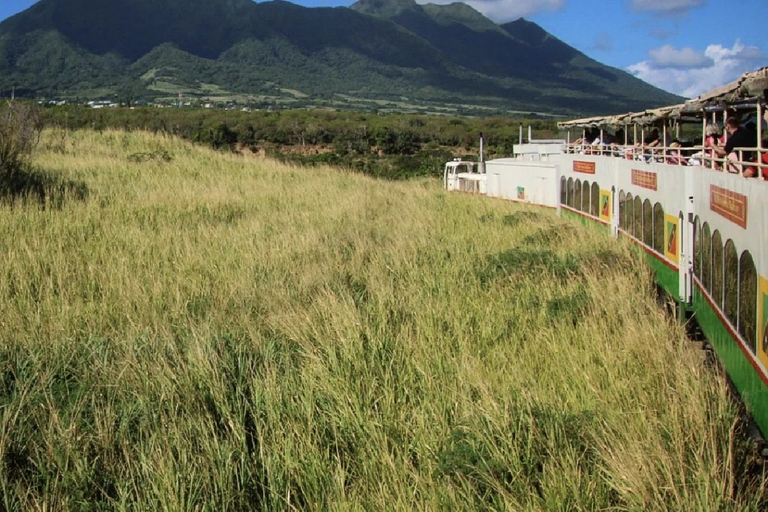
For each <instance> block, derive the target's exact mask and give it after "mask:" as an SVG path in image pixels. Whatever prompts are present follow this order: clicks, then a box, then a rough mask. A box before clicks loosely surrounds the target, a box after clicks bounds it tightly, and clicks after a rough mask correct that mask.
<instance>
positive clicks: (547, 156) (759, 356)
mask: <svg viewBox="0 0 768 512" xmlns="http://www.w3.org/2000/svg"><path fill="white" fill-rule="evenodd" d="M767 101H768V68H763V69H760V70H758V71H755V72H752V73H746V74H745V75H743V76H742V77H741V78H740V79H739V80H738V81H736V82H734V83H732V84H728V85H727V86H724V87H721V88H719V89H716V90H714V91H711V92H709V93H706V94H703V95H701V96H699V97H698V98H695V99H693V100H690V101H688V102H686V103H685V104H683V105H676V106H673V107H668V108H666V109H655V110H650V111H646V112H641V113H630V114H626V115H624V116H611V117H603V118H590V119H581V120H574V121H568V122H564V123H560V127H561V129H567V130H571V129H573V128H579V129H584V128H592V129H593V130H597V129H598V128H599V129H600V137H599V138H600V139H601V141H602V140H605V139H603V129H606V128H612V129H621V130H623V131H624V133H625V139H624V141H619V143H618V144H617V143H614V144H613V145H610V146H608V145H603V144H598V145H593V144H583V143H581V142H579V143H578V144H576V145H574V144H571V143H570V142H569V141H570V138H571V137H570V133H569V135H568V137H567V138H566V141H567V142H566V144H564V145H563V147H562V148H560V150H556V149H558V148H554V147H552V146H551V145H550V146H548V147H547V148H544V150H541V148H540V147H538V146H541V145H537V147H535V148H533V149H532V148H531V147H530V146H528V145H526V146H524V147H523V149H524V150H525V151H523V153H525V154H524V155H522V156H520V155H518V156H516V157H513V158H506V159H499V160H490V161H488V162H485V173H484V174H482V173H477V172H476V173H475V175H474V176H471V178H472V179H473V180H474V181H478V180H485V185H484V187H483V188H484V189H485V193H486V194H487V195H489V196H495V197H502V198H506V199H510V200H515V201H523V202H526V203H531V204H536V205H541V206H547V207H553V208H557V209H558V211H559V212H560V213H561V214H562V215H567V216H573V217H577V218H579V219H582V220H586V221H590V222H594V223H596V224H599V225H602V226H604V227H605V228H606V229H610V231H611V233H612V234H613V235H614V236H617V237H619V236H622V237H628V238H629V239H631V240H632V241H633V242H634V243H636V244H637V245H638V246H639V247H641V248H642V249H643V250H644V251H645V252H646V253H647V255H648V260H649V262H650V264H651V266H652V267H653V269H654V270H655V274H656V278H657V281H658V283H659V284H660V285H661V286H662V287H663V288H664V289H665V290H666V291H667V292H669V293H670V294H671V295H672V296H673V297H675V298H677V299H678V300H679V301H680V304H681V305H682V306H683V307H684V308H686V309H687V310H689V311H691V312H692V313H693V314H694V315H695V317H696V319H697V321H698V323H699V325H700V326H701V328H702V331H703V332H704V334H705V336H706V337H707V339H708V340H709V342H710V344H711V345H712V347H713V349H714V351H715V353H716V354H717V356H718V358H719V360H720V361H721V363H722V365H723V366H724V368H725V369H726V371H727V372H728V374H729V376H730V378H731V380H732V381H733V383H734V385H735V386H736V388H737V390H738V391H739V393H740V395H741V397H742V399H743V401H744V403H745V404H746V406H747V408H748V409H749V411H750V413H751V414H752V417H753V418H754V420H755V423H756V424H757V426H758V427H759V428H760V430H761V431H762V433H763V434H764V436H768V219H767V218H766V214H768V181H766V180H764V179H763V178H762V177H759V178H758V179H755V178H747V177H745V176H744V175H745V173H747V172H752V173H753V174H754V173H755V172H756V173H757V174H758V175H764V176H766V177H768V164H766V163H763V162H766V161H768V153H767V152H766V149H765V148H761V147H760V142H761V141H762V136H763V126H764V123H765V122H766V121H764V117H765V118H768V114H764V113H765V104H766V102H767ZM727 116H736V117H738V118H741V120H742V123H743V124H746V123H750V122H755V126H754V128H752V127H750V128H749V129H754V130H756V132H757V134H756V135H757V137H756V147H753V148H744V149H743V150H738V151H734V153H735V154H737V155H738V158H735V159H734V161H733V162H729V161H728V160H725V159H722V160H718V158H717V157H716V156H715V157H713V156H709V155H708V154H707V148H705V147H703V146H702V145H701V144H693V145H692V144H690V143H689V144H687V147H685V148H682V149H681V148H680V147H679V145H675V144H671V145H656V146H655V147H653V148H650V147H646V146H645V144H644V143H643V142H641V139H640V137H643V136H644V135H645V131H646V129H648V128H649V127H650V126H654V125H656V126H659V127H660V131H662V132H663V133H664V135H665V137H664V139H663V140H668V139H667V137H666V135H667V133H666V131H667V130H669V131H670V132H671V133H674V134H675V136H676V137H678V136H679V135H680V133H681V126H683V123H685V122H687V123H688V127H690V126H691V123H695V124H694V125H693V126H694V127H698V128H695V130H698V129H700V130H701V131H702V132H703V131H704V129H705V126H706V124H707V123H711V122H713V121H718V120H724V119H725V118H726V117H727ZM630 131H631V132H632V133H633V134H634V137H633V139H634V140H637V141H638V144H636V145H635V144H631V145H630V144H627V143H628V142H630V141H629V138H630V136H629V132H630ZM683 131H685V130H683ZM687 131H688V132H689V133H690V131H691V130H690V129H689V130H687ZM638 135H640V137H638ZM583 138H584V137H582V139H583ZM670 139H671V137H670ZM702 139H703V136H702ZM601 141H600V142H601ZM620 142H624V144H620ZM676 142H677V141H676ZM526 147H527V149H526ZM750 150H751V151H750ZM516 153H517V148H516ZM750 153H751V154H752V158H749V156H748V155H749V154H750ZM531 154H534V157H531ZM763 159H764V160H763ZM718 162H719V163H718ZM718 167H719V168H720V169H729V168H731V169H733V170H738V171H739V172H738V173H734V174H732V173H731V172H725V171H721V170H717V169H716V168H718ZM749 169H751V171H748V170H749ZM449 178H450V177H449V173H448V172H447V171H446V186H448V185H447V184H448V181H449ZM453 180H454V181H453V186H452V187H451V188H452V189H456V190H463V189H466V188H467V187H466V186H462V178H461V177H460V176H458V175H454V176H453ZM472 190H473V191H476V192H479V190H480V187H479V186H477V188H473V189H472Z"/></svg>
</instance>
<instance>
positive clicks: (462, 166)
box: [456, 164, 469, 174]
mask: <svg viewBox="0 0 768 512" xmlns="http://www.w3.org/2000/svg"><path fill="white" fill-rule="evenodd" d="M460 172H469V169H467V164H459V165H457V166H456V174H459V173H460Z"/></svg>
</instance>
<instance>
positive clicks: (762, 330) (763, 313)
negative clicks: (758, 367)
mask: <svg viewBox="0 0 768 512" xmlns="http://www.w3.org/2000/svg"><path fill="white" fill-rule="evenodd" d="M757 320H758V322H760V324H759V325H758V328H757V333H758V343H757V346H758V351H757V353H758V355H759V357H760V360H761V361H762V363H763V365H764V366H766V367H768V279H766V278H764V277H763V276H760V292H759V293H758V296H757Z"/></svg>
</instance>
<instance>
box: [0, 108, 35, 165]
mask: <svg viewBox="0 0 768 512" xmlns="http://www.w3.org/2000/svg"><path fill="white" fill-rule="evenodd" d="M42 127H43V124H42V118H41V116H40V112H39V110H38V109H37V108H36V107H35V106H34V105H31V104H29V103H19V102H8V103H7V104H6V105H5V106H4V107H3V108H2V110H0V173H12V172H15V171H18V170H20V169H22V168H23V167H24V165H25V164H26V163H27V162H28V159H29V156H30V155H31V154H32V150H33V149H34V147H35V146H36V145H37V143H38V142H39V141H40V132H41V130H42Z"/></svg>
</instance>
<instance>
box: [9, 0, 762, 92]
mask: <svg viewBox="0 0 768 512" xmlns="http://www.w3.org/2000/svg"><path fill="white" fill-rule="evenodd" d="M104 1H109V0H104ZM191 1H194V0H191ZM417 1H419V2H420V3H451V1H452V0H430V1H429V2H428V1H426V0H417ZM33 3H35V0H0V19H5V18H7V17H8V16H11V15H13V14H15V13H17V12H19V11H23V10H24V9H26V8H28V7H29V6H30V5H32V4H33ZM294 3H298V4H301V5H306V6H308V7H319V6H338V5H350V4H351V3H353V2H352V1H351V0H347V1H344V0H301V1H295V2H294ZM465 3H467V4H469V5H471V6H472V7H474V8H475V9H477V10H478V11H480V12H482V13H483V14H485V15H486V16H488V17H489V18H491V19H493V20H494V21H497V22H506V21H510V20H513V19H517V18H518V17H520V16H523V17H525V18H527V19H529V20H531V21H534V22H536V23H538V24H539V25H541V26H542V27H543V28H544V29H545V30H547V31H548V32H550V33H551V34H552V35H554V36H555V37H557V38H559V39H561V40H563V41H565V42H566V43H568V44H570V45H571V46H574V47H575V48H577V49H579V50H581V51H582V52H584V53H586V54H587V55H589V56H590V57H592V58H594V59H596V60H598V61H600V62H603V63H605V64H608V65H610V66H614V67H617V68H620V69H624V70H626V71H629V72H630V73H633V74H634V75H635V76H637V77H639V78H641V79H643V80H645V81H647V82H650V83H652V84H653V85H656V86H658V87H661V88H662V89H665V90H668V91H670V92H674V93H677V94H681V95H683V96H686V97H692V96H696V95H698V94H700V93H702V92H704V91H707V90H709V89H712V88H714V87H718V86H720V85H723V84H725V83H728V82H730V81H732V80H735V79H736V78H738V77H739V76H740V75H741V73H743V72H745V71H750V70H753V69H757V68H760V67H763V66H768V35H766V34H768V31H767V30H766V24H768V0H601V1H593V0H581V1H576V0H466V1H465Z"/></svg>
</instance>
